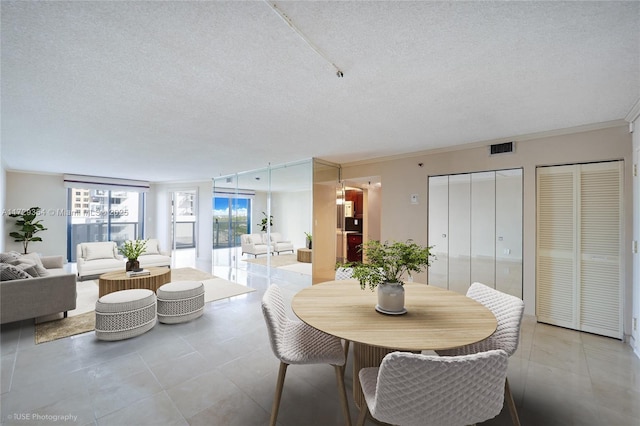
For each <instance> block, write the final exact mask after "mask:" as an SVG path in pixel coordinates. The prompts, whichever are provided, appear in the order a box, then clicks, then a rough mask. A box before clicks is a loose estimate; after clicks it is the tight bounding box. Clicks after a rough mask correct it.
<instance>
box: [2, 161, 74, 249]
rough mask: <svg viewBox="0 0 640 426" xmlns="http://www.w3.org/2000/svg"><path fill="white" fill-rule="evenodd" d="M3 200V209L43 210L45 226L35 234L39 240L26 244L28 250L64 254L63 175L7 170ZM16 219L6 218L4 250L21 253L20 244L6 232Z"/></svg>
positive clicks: (13, 228)
mask: <svg viewBox="0 0 640 426" xmlns="http://www.w3.org/2000/svg"><path fill="white" fill-rule="evenodd" d="M5 179H6V180H5V188H6V200H5V206H4V208H5V209H6V210H13V209H29V208H31V207H40V208H41V209H42V214H41V216H40V217H41V220H42V225H44V227H45V228H47V230H46V231H42V232H40V233H38V234H37V236H39V237H41V238H42V240H43V241H42V242H32V243H29V247H28V250H29V251H30V252H36V253H42V254H43V255H63V256H65V257H66V254H67V215H66V214H65V213H63V212H66V209H67V189H66V188H65V187H64V183H63V179H62V175H48V174H34V173H21V172H6V176H5ZM16 229H17V228H16V227H15V219H14V218H10V217H5V232H4V233H3V234H2V235H3V238H4V246H5V249H6V250H7V251H8V250H15V251H18V252H22V251H23V248H22V243H16V242H14V241H13V238H11V237H9V232H11V231H13V230H16Z"/></svg>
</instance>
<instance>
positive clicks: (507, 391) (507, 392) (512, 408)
mask: <svg viewBox="0 0 640 426" xmlns="http://www.w3.org/2000/svg"><path fill="white" fill-rule="evenodd" d="M504 399H505V401H506V402H507V406H508V407H509V413H511V421H512V422H513V426H520V419H519V418H518V411H517V410H516V404H515V402H513V395H512V394H511V388H510V387H509V379H508V378H507V379H506V380H505V381H504Z"/></svg>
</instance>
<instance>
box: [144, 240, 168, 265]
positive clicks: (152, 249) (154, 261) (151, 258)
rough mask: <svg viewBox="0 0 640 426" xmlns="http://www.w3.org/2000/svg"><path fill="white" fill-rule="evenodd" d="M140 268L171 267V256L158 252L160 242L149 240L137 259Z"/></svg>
mask: <svg viewBox="0 0 640 426" xmlns="http://www.w3.org/2000/svg"><path fill="white" fill-rule="evenodd" d="M138 262H140V267H141V268H148V267H150V266H166V267H168V268H170V267H171V256H170V255H169V253H166V252H163V251H161V250H160V241H158V240H156V239H153V238H150V239H148V240H147V244H146V245H145V246H144V252H142V254H141V255H140V256H139V257H138Z"/></svg>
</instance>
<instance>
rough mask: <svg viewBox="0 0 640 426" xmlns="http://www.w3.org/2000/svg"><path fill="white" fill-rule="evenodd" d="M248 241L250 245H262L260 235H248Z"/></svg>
mask: <svg viewBox="0 0 640 426" xmlns="http://www.w3.org/2000/svg"><path fill="white" fill-rule="evenodd" d="M249 240H250V241H251V244H264V243H263V242H262V235H260V234H251V235H249Z"/></svg>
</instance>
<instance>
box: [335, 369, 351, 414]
mask: <svg viewBox="0 0 640 426" xmlns="http://www.w3.org/2000/svg"><path fill="white" fill-rule="evenodd" d="M333 367H334V368H335V370H336V381H337V382H338V394H339V395H340V404H341V405H342V412H343V413H344V418H345V424H346V425H347V426H351V414H349V402H348V401H347V389H346V388H345V386H344V366H342V365H334V366H333Z"/></svg>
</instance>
